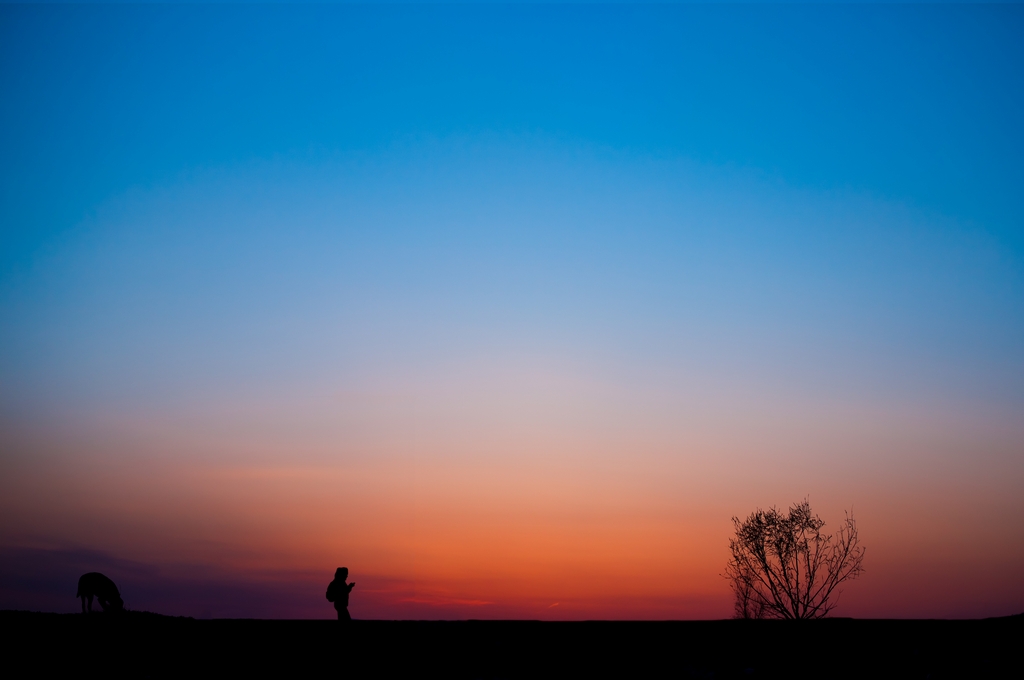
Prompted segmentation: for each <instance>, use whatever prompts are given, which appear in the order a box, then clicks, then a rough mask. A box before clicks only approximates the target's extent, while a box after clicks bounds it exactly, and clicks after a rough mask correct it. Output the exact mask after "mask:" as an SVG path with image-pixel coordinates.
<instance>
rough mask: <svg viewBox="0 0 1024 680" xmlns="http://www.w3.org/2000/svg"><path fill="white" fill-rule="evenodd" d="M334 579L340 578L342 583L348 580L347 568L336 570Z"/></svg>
mask: <svg viewBox="0 0 1024 680" xmlns="http://www.w3.org/2000/svg"><path fill="white" fill-rule="evenodd" d="M334 578H340V579H341V580H342V581H344V580H345V579H347V578H348V567H338V570H337V571H336V572H334Z"/></svg>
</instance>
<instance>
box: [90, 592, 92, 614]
mask: <svg viewBox="0 0 1024 680" xmlns="http://www.w3.org/2000/svg"><path fill="white" fill-rule="evenodd" d="M89 613H90V614H92V593H89Z"/></svg>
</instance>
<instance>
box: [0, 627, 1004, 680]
mask: <svg viewBox="0 0 1024 680" xmlns="http://www.w3.org/2000/svg"><path fill="white" fill-rule="evenodd" d="M1022 634H1024V616H1012V617H1006V618H999V619H984V620H975V621H932V620H926V621H913V620H899V621H897V620H875V621H873V620H854V619H826V620H821V621H807V622H801V621H729V620H727V621H669V622H629V621H592V622H576V623H545V622H538V621H453V622H444V621H353V622H351V623H349V624H341V623H339V622H337V621H268V620H253V619H214V620H209V621H206V620H195V619H187V618H174V617H167V616H159V615H157V614H149V613H140V612H127V613H124V614H121V615H107V614H92V615H81V614H39V613H31V612H15V611H2V612H0V640H2V641H3V644H2V650H0V653H2V654H3V659H4V666H5V667H6V668H8V669H11V668H14V669H18V670H19V671H20V672H19V673H18V676H23V675H47V676H50V675H54V674H55V673H64V672H70V673H74V674H76V675H78V674H80V673H82V672H83V671H84V672H85V674H86V675H103V676H115V677H123V676H132V677H164V676H181V675H188V676H195V675H201V676H205V675H220V676H222V675H227V676H241V675H247V676H264V675H318V676H323V677H338V676H352V677H377V676H381V677H391V676H425V675H429V676H441V677H451V678H508V677H537V676H554V677H577V676H634V677H651V676H654V677H665V676H670V677H683V678H732V677H783V676H785V677H787V678H792V677H826V678H834V677H858V678H861V677H877V676H895V677H904V678H928V677H932V678H944V677H954V678H962V677H967V678H970V677H1014V678H1019V677H1024V665H1022V659H1021V654H1020V652H1021V649H1022V641H1024V635H1022ZM9 677H10V676H9Z"/></svg>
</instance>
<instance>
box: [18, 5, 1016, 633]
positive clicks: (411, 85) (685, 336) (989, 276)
mask: <svg viewBox="0 0 1024 680" xmlns="http://www.w3.org/2000/svg"><path fill="white" fill-rule="evenodd" d="M1022 34H1024V7H1021V6H1020V5H1014V4H1001V5H977V4H972V5H950V4H942V5H926V4H924V5H923V4H911V5H863V4H857V5H835V4H826V5H816V4H798V5H775V4H752V5H742V4H740V5H734V4H707V5H704V4H682V5H675V4H664V5H578V4H570V5H537V4H528V5H500V4H482V5H427V4H416V5H345V4H342V5H332V4H326V5H300V6H295V5H238V4H227V5H203V4H189V5H151V4H145V5H131V4H115V5H87V4H70V5H38V4H28V5H11V4H3V5H0V92H3V96H2V97H0V554H2V558H0V582H2V585H0V608H21V609H37V610H43V611H68V612H70V611H75V610H76V609H77V608H78V607H79V603H78V601H77V600H76V599H75V598H74V597H73V594H74V587H75V581H76V579H77V577H78V575H80V574H81V573H83V572H85V571H102V572H104V573H106V574H108V575H109V576H111V577H113V578H114V580H115V581H116V582H117V583H118V585H119V587H120V589H121V592H122V595H123V597H124V599H125V603H126V605H127V606H128V607H129V608H132V609H146V610H151V611H159V612H162V613H167V614H176V615H188V616H196V617H234V616H245V617H250V616H256V617H273V618H298V617H301V618H331V617H333V616H334V615H335V614H334V611H333V609H331V607H330V605H329V603H327V602H326V600H325V599H324V597H323V591H324V590H325V588H326V585H327V583H328V582H329V581H330V579H331V578H332V577H333V572H334V569H335V568H336V567H338V566H347V567H348V568H349V569H350V571H351V576H350V578H351V580H353V581H355V582H356V583H357V586H356V589H355V590H353V592H352V598H351V606H350V609H351V612H352V615H353V617H355V618H378V619H387V618H419V619H437V618H442V619H443V618H478V619H487V618H531V619H551V620H554V619H569V620H573V619H714V618H726V617H729V616H731V614H732V597H731V593H730V590H729V584H728V582H727V581H726V580H725V579H724V578H723V576H722V574H723V573H724V570H725V564H726V561H727V559H728V554H729V553H728V544H729V538H730V535H731V534H732V531H733V526H732V521H731V520H732V518H733V517H734V516H738V517H740V518H743V517H746V516H747V515H748V514H750V513H751V512H753V511H754V510H755V509H757V508H768V507H771V506H777V507H780V508H786V507H789V506H790V505H792V504H794V503H797V502H799V501H801V500H803V499H805V498H806V499H808V500H809V501H810V504H811V507H812V508H813V509H814V510H815V511H816V512H818V513H819V514H820V515H821V517H822V518H823V519H824V520H825V521H826V530H834V529H836V528H838V526H839V525H840V523H841V522H842V520H843V518H844V513H847V512H852V514H853V516H854V517H855V519H856V521H857V526H858V528H859V530H860V537H861V540H862V543H863V545H864V546H865V547H866V549H867V554H866V560H865V573H864V574H863V575H862V576H861V577H860V578H859V579H857V580H856V581H853V582H851V583H850V584H849V585H848V586H847V587H846V589H845V591H844V593H843V595H842V599H841V600H840V605H839V608H837V609H836V610H835V614H836V615H841V616H858V617H980V616H1000V615H1008V614H1014V613H1020V612H1021V611H1024V583H1022V582H1021V580H1020V578H1019V575H1020V573H1022V572H1024V493H1022V491H1024V418H1022V414H1024V165H1022V163H1021V159H1022V158H1024V128H1022V126H1021V125H1020V121H1021V120H1024V42H1022V41H1021V40H1020V39H1019V38H1020V36H1021V35H1022Z"/></svg>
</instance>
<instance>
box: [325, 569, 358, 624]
mask: <svg viewBox="0 0 1024 680" xmlns="http://www.w3.org/2000/svg"><path fill="white" fill-rule="evenodd" d="M347 578H348V567H338V569H337V571H335V572H334V580H333V581H331V583H330V585H328V586H327V601H328V602H333V603H334V608H335V609H336V610H337V611H338V620H339V621H351V620H352V617H351V616H349V613H348V594H349V593H350V592H352V589H353V588H355V587H356V584H355V583H345V579H347Z"/></svg>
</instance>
